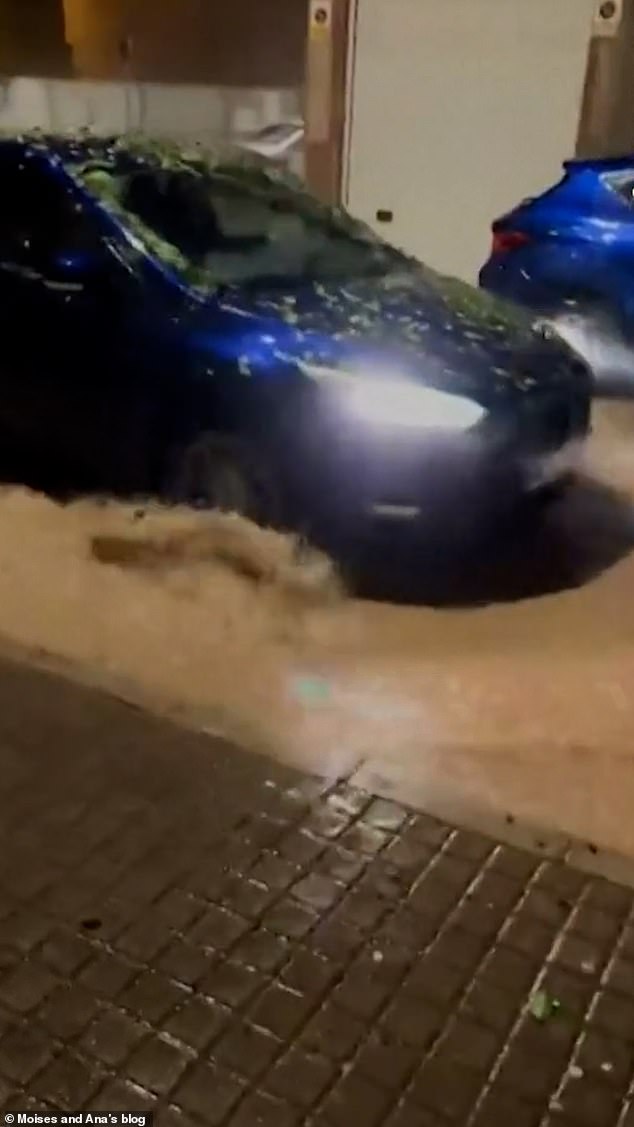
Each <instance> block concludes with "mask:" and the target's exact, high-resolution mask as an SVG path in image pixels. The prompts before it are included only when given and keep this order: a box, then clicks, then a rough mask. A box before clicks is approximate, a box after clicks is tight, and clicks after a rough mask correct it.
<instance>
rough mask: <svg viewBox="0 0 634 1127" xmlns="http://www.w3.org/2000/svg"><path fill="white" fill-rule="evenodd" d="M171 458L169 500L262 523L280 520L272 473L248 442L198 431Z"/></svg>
mask: <svg viewBox="0 0 634 1127" xmlns="http://www.w3.org/2000/svg"><path fill="white" fill-rule="evenodd" d="M170 463H171V464H170V467H169V470H168V474H167V481H166V485H165V488H164V493H165V496H166V499H167V500H168V501H170V502H171V503H172V504H182V505H190V506H192V507H193V508H197V509H216V510H219V511H220V512H231V513H238V514H239V515H240V516H243V517H247V518H248V519H249V520H253V521H255V522H256V523H257V524H261V525H276V524H277V523H278V522H279V518H280V513H279V504H278V501H277V490H276V488H275V483H274V480H273V476H272V474H271V472H270V471H269V469H268V467H266V465H265V464H264V460H263V458H262V457H261V456H258V454H257V453H256V452H255V451H254V450H253V449H252V448H251V447H250V446H249V445H248V444H246V443H243V442H241V441H240V440H238V439H233V438H226V437H222V436H218V435H214V434H203V435H198V436H197V437H196V438H195V439H193V440H192V441H191V442H189V443H187V444H185V445H184V446H182V447H181V448H180V449H178V450H177V451H176V452H175V454H174V455H173V456H172V458H171V459H170Z"/></svg>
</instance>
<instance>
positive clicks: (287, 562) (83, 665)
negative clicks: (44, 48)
mask: <svg viewBox="0 0 634 1127" xmlns="http://www.w3.org/2000/svg"><path fill="white" fill-rule="evenodd" d="M633 506H634V404H627V405H616V404H615V405H611V406H609V407H604V408H601V409H600V410H599V411H597V420H596V434H595V436H594V437H593V440H592V443H591V446H590V451H589V461H588V467H587V475H586V478H585V480H583V481H581V482H580V483H579V484H578V485H577V486H575V487H574V489H573V490H572V491H571V493H570V495H569V496H568V497H566V498H564V499H561V500H560V501H557V502H556V503H554V504H553V505H552V508H550V509H549V511H548V512H547V513H545V514H544V517H543V520H541V521H536V520H535V519H534V518H532V519H531V521H530V522H527V523H525V524H524V525H521V524H518V523H515V525H514V526H513V528H511V527H510V526H509V527H507V529H505V530H504V534H500V535H498V537H497V540H496V541H495V542H494V543H493V544H490V545H489V550H488V551H487V552H479V553H477V554H474V553H469V554H468V555H467V554H465V556H464V558H463V559H461V560H459V561H458V562H455V563H454V564H453V565H452V566H451V567H449V566H448V564H447V561H446V559H441V558H440V557H437V558H436V559H434V558H433V556H432V557H429V558H428V559H427V560H426V561H423V562H424V566H422V563H421V564H420V566H419V564H418V563H417V564H416V565H415V566H414V567H412V562H411V560H408V561H407V562H406V563H404V562H403V561H400V562H399V565H398V568H397V564H396V560H392V561H391V563H390V569H389V573H388V575H387V576H386V570H387V569H386V567H385V562H384V563H383V566H382V568H381V569H376V568H373V567H369V568H368V572H367V574H366V575H365V577H364V582H365V584H366V585H365V587H364V588H363V593H364V595H365V596H366V597H364V598H360V597H357V598H347V599H346V598H339V599H337V598H336V597H334V595H333V591H332V587H331V586H329V585H328V584H327V583H324V585H323V589H320V587H319V583H317V586H315V585H314V584H313V585H311V584H310V583H309V584H307V585H306V584H304V585H303V586H302V583H301V582H298V579H299V574H298V573H299V572H301V567H299V565H298V566H297V568H295V571H294V570H293V569H294V567H295V565H294V564H293V555H292V550H291V547H290V546H289V544H288V542H287V541H285V540H284V539H283V538H278V537H276V536H275V535H274V534H266V533H263V532H261V531H260V530H257V529H254V528H253V527H249V528H247V529H244V528H242V527H241V529H240V530H236V529H235V528H234V529H233V531H232V533H231V535H232V537H233V539H234V541H235V537H236V535H238V537H241V538H242V540H243V546H242V549H241V550H242V554H243V555H244V552H251V553H252V554H254V555H255V556H256V557H257V558H258V559H259V561H260V562H259V564H258V566H257V567H254V568H252V569H251V572H250V576H251V577H250V578H245V569H244V568H242V569H241V568H240V567H238V566H237V564H236V563H235V561H236V558H237V556H236V551H235V544H234V548H233V549H232V551H233V555H232V554H231V552H227V550H226V547H227V546H226V543H225V550H224V551H222V550H220V547H219V544H220V540H219V535H220V532H219V530H218V528H217V527H216V526H213V527H212V525H213V522H212V521H211V518H209V517H205V516H198V517H194V518H191V517H188V518H187V519H186V520H185V518H179V517H177V516H176V515H174V514H165V513H160V512H159V513H156V514H149V515H148V517H147V519H146V520H145V521H143V522H140V523H139V522H138V521H137V522H135V521H134V513H133V511H131V510H128V509H125V508H124V507H121V506H115V505H113V506H107V507H105V508H104V507H100V506H97V505H95V504H91V503H84V504H82V505H78V506H70V507H67V508H59V507H57V506H55V505H53V504H51V503H50V502H47V501H45V500H44V499H42V498H39V497H35V496H32V495H30V494H27V493H25V492H24V491H14V492H11V493H8V494H7V495H5V496H4V497H2V498H0V522H1V524H2V536H1V537H0V633H1V634H2V635H3V636H4V638H5V639H6V640H7V643H12V644H13V645H14V646H17V647H21V648H23V647H26V649H28V650H29V652H30V653H31V654H33V653H36V652H37V653H38V654H39V658H40V659H43V658H44V657H45V656H46V655H55V658H56V660H58V661H59V660H61V661H63V662H64V663H65V665H66V667H67V668H69V669H72V670H73V671H74V673H75V675H78V676H82V677H83V678H85V679H87V680H90V681H92V682H93V683H98V684H102V685H104V686H106V687H109V688H111V689H113V690H114V691H116V692H117V693H119V694H120V695H123V696H125V697H127V698H128V699H130V700H135V701H139V702H141V703H144V704H148V705H149V706H150V707H152V708H156V709H159V710H164V711H166V712H169V713H171V714H172V715H176V716H178V717H180V719H182V720H183V721H185V722H187V723H191V724H194V725H196V726H198V727H202V728H209V729H211V730H216V731H217V730H221V731H225V732H227V733H229V734H231V735H235V736H237V737H238V738H239V739H243V740H245V741H248V742H250V743H252V744H253V745H255V746H259V747H261V748H263V749H265V750H269V751H272V752H273V753H274V754H275V755H277V756H278V757H280V758H282V759H285V760H289V761H293V762H295V763H298V764H300V765H301V766H303V767H307V768H308V769H309V770H316V771H319V772H321V773H324V774H327V775H332V776H339V775H352V776H353V777H354V778H355V781H356V782H358V783H359V784H360V785H365V786H368V787H369V788H371V789H373V790H380V791H384V792H385V793H387V794H394V795H396V796H398V797H399V798H401V799H405V800H406V801H410V802H414V803H416V804H420V805H421V806H423V807H425V808H426V809H428V810H430V811H431V812H437V813H440V814H442V815H443V816H444V817H451V818H453V819H454V820H458V821H460V822H463V823H465V824H474V825H478V826H481V827H483V828H488V829H493V830H494V832H500V833H503V834H505V835H510V834H512V835H516V834H520V835H522V834H523V835H524V837H526V836H527V835H530V836H531V840H533V841H534V840H536V839H537V838H539V840H540V841H541V842H543V846H544V848H546V849H548V848H552V849H557V850H558V849H563V848H567V842H568V840H569V838H571V837H572V838H578V839H580V840H582V841H585V842H586V843H588V846H590V845H591V846H592V847H593V849H594V848H595V847H596V848H598V849H599V850H600V851H601V852H600V856H603V855H604V851H606V850H613V851H615V852H617V853H620V854H626V855H629V856H630V857H631V858H634V820H633V819H632V818H631V811H632V809H634V739H633V736H634V693H633V691H632V686H633V685H634V551H633V549H634V516H633V513H634V508H633ZM140 527H142V529H143V531H142V532H141V531H140ZM192 533H195V536H196V541H195V542H196V545H197V547H196V552H195V553H194V552H193V551H189V552H188V551H187V550H183V551H182V552H181V553H180V555H179V553H176V555H174V553H172V556H171V557H170V558H169V559H167V558H165V556H163V558H162V561H161V562H160V564H159V565H157V563H156V557H157V556H159V555H160V551H159V549H158V548H157V552H156V553H155V559H154V561H153V564H152V566H149V564H148V560H149V557H151V555H152V553H151V551H150V553H149V556H148V544H150V545H151V543H152V541H153V539H154V541H155V543H156V544H157V545H158V544H159V542H160V541H161V539H162V540H163V541H164V539H165V536H166V535H168V536H170V537H176V539H177V540H178V538H179V537H181V538H183V537H185V538H186V537H191V536H192ZM222 535H224V533H223V534H222ZM140 536H143V537H144V538H145V541H146V544H145V548H144V554H143V553H141V556H142V557H143V558H142V559H141V561H140V560H139V553H136V556H135V553H134V552H132V553H128V562H125V561H123V560H119V561H118V562H117V560H116V559H115V560H114V561H112V560H111V561H110V562H109V563H108V564H104V563H101V562H98V561H97V560H95V558H94V557H93V556H92V555H91V544H92V543H93V542H94V540H95V537H100V538H102V540H103V538H104V537H106V538H108V537H110V538H111V540H112V539H114V540H115V541H117V540H118V541H121V540H122V539H123V540H126V539H129V540H133V539H134V538H137V539H138V538H139V537H140ZM206 537H208V539H206ZM267 537H268V538H267ZM220 539H222V536H220ZM190 544H191V541H190ZM143 560H145V563H144V562H143ZM392 565H393V571H392ZM399 568H400V571H399ZM381 571H382V572H383V574H382V575H381ZM386 579H389V585H388V588H389V589H388V588H386V587H385V581H386ZM382 584H383V587H382ZM370 594H371V595H373V596H374V598H373V599H370V598H369V595H370ZM390 600H394V601H390ZM46 660H49V658H48V656H46ZM534 828H535V829H534ZM588 852H589V855H591V856H592V858H593V859H594V863H596V858H597V856H599V855H597V854H595V853H594V852H592V853H590V851H588Z"/></svg>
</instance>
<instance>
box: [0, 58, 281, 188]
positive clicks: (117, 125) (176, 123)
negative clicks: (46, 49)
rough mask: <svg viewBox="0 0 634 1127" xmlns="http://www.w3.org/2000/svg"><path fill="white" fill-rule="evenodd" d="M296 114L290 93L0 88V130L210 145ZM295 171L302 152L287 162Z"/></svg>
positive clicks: (33, 81)
mask: <svg viewBox="0 0 634 1127" xmlns="http://www.w3.org/2000/svg"><path fill="white" fill-rule="evenodd" d="M300 113H301V95H300V91H298V90H271V89H264V90H261V89H253V88H247V89H240V88H237V87H233V88H224V87H213V86H167V85H164V84H158V83H144V84H126V83H122V82H118V83H117V82H80V81H76V80H70V81H61V80H52V79H51V80H47V79H39V78H13V79H10V80H7V81H5V82H4V83H2V84H0V129H44V130H47V129H50V130H53V131H55V130H66V129H80V128H81V127H82V126H89V127H91V128H92V129H94V130H95V131H96V132H98V133H107V132H111V131H112V132H124V131H126V130H138V129H141V130H144V131H147V132H149V133H154V134H156V135H160V136H166V137H172V138H177V139H179V140H183V141H195V140H200V141H202V142H204V143H210V142H213V141H214V140H217V139H219V138H230V137H235V136H236V135H239V134H240V133H248V132H250V131H252V130H255V129H259V128H262V127H263V126H265V125H270V124H274V123H275V122H278V121H280V120H284V119H286V118H288V117H295V116H298V115H299V114H300ZM292 163H293V170H294V171H296V172H298V173H299V174H301V173H302V169H303V160H302V155H301V154H297V155H296V157H295V158H294V159H293V162H292Z"/></svg>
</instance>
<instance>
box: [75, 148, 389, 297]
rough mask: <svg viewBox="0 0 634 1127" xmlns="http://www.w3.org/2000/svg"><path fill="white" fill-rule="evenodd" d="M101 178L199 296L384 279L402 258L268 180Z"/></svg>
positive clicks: (216, 174)
mask: <svg viewBox="0 0 634 1127" xmlns="http://www.w3.org/2000/svg"><path fill="white" fill-rule="evenodd" d="M96 176H98V177H101V181H100V183H102V184H103V183H104V180H103V177H104V173H103V171H98V172H97V173H96ZM107 179H108V195H109V197H110V199H111V200H112V201H116V202H117V206H118V209H119V211H120V213H121V214H122V217H123V219H124V221H127V222H128V224H129V225H131V226H132V227H133V228H134V230H135V232H136V233H137V234H138V235H139V236H140V237H141V238H142V239H145V241H146V243H147V244H148V249H150V250H151V251H152V253H153V254H155V255H157V256H158V257H159V258H161V259H163V260H164V261H166V262H168V263H169V265H171V266H173V267H175V268H176V269H177V270H180V271H181V272H182V273H184V274H185V275H186V278H187V280H188V281H189V282H190V283H193V284H195V285H197V286H200V287H202V288H209V289H212V288H214V287H218V286H230V285H237V284H241V285H254V284H255V285H257V284H264V283H267V284H271V283H272V284H275V283H276V282H279V283H280V284H283V283H289V282H299V281H302V280H306V281H320V280H327V279H337V278H339V279H343V278H354V277H358V276H366V275H370V274H377V275H381V274H385V273H387V272H388V271H389V270H390V269H391V268H393V267H394V263H395V260H396V259H399V258H400V256H399V255H398V254H397V252H395V251H393V250H391V249H390V248H389V247H387V246H386V245H385V244H383V243H382V242H381V241H380V240H379V239H377V238H376V237H374V236H373V235H372V233H371V232H370V231H368V230H366V228H364V227H363V226H362V225H361V224H357V223H355V222H354V221H353V220H352V219H350V218H349V217H348V216H346V215H345V214H344V213H342V212H339V211H333V210H331V209H329V208H327V207H325V206H323V205H321V204H319V203H318V202H317V201H316V200H313V199H312V197H310V196H309V195H308V194H306V193H304V192H301V191H294V190H293V189H292V188H289V187H288V186H287V185H285V184H284V183H278V182H277V181H276V180H275V179H273V178H270V179H269V178H268V177H266V176H264V177H260V178H259V179H258V178H255V177H254V178H253V180H252V182H250V181H249V179H248V177H246V176H244V175H239V174H238V173H235V174H232V173H231V172H230V171H229V172H223V171H221V170H218V171H209V170H206V169H203V170H200V169H196V168H193V167H187V166H185V167H183V166H181V167H180V168H178V169H170V168H153V167H143V168H137V169H135V170H133V171H132V172H128V173H127V174H125V175H118V174H116V173H114V174H111V175H108V177H107ZM85 181H86V182H87V183H88V186H89V187H91V188H93V189H95V188H97V189H98V188H99V183H98V181H97V180H96V179H95V178H93V179H92V180H91V177H90V176H89V175H87V176H85Z"/></svg>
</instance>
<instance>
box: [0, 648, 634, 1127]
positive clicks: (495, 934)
mask: <svg viewBox="0 0 634 1127" xmlns="http://www.w3.org/2000/svg"><path fill="white" fill-rule="evenodd" d="M0 834H1V843H0V1109H2V1110H0V1123H1V1122H2V1111H4V1112H6V1111H11V1110H14V1111H17V1110H21V1109H24V1110H29V1109H33V1110H35V1109H37V1108H46V1107H50V1108H55V1109H67V1110H69V1111H75V1112H76V1111H79V1110H83V1109H91V1110H98V1109H101V1110H127V1111H132V1110H143V1109H155V1110H156V1111H157V1113H158V1114H157V1120H158V1122H159V1124H161V1125H163V1124H164V1125H165V1127H168V1125H169V1127H178V1125H179V1124H181V1125H182V1127H192V1125H194V1124H200V1125H208V1127H294V1125H296V1124H297V1125H304V1127H352V1125H357V1124H358V1125H359V1127H450V1125H460V1127H498V1125H500V1127H509V1125H512V1127H617V1124H618V1127H632V1125H634V1100H633V1099H632V1095H633V1092H634V1088H633V1083H634V916H633V895H632V892H631V891H628V890H626V889H624V888H621V887H619V886H618V885H613V884H609V883H607V882H606V881H603V880H601V879H599V878H590V877H587V876H584V875H583V874H581V873H580V872H577V871H575V870H574V869H572V868H569V867H567V866H565V865H563V864H561V863H554V862H551V861H543V860H540V859H539V858H537V857H533V856H531V855H529V854H527V853H522V852H520V851H517V850H514V849H511V848H509V847H505V846H500V845H497V844H496V843H495V842H494V841H491V840H488V839H486V838H484V837H481V836H478V835H475V834H472V833H467V832H461V831H456V830H453V829H452V828H451V827H449V826H445V825H441V824H440V823H438V822H436V821H433V820H432V819H430V818H428V817H426V816H424V815H422V814H417V813H414V812H410V811H408V810H406V809H404V808H402V807H399V806H396V805H393V804H390V803H387V802H385V801H382V800H376V799H373V798H372V797H371V796H370V795H367V794H364V793H361V792H359V791H355V790H352V789H351V788H349V787H348V786H347V785H346V784H338V785H336V786H334V787H332V788H331V789H329V790H328V789H325V788H324V787H323V786H320V785H318V784H316V783H315V782H313V781H310V780H307V779H304V778H302V777H300V776H299V775H297V774H295V773H293V772H291V771H290V770H286V769H284V768H280V767H278V766H273V765H271V764H270V763H268V762H267V761H265V760H263V759H259V758H255V757H251V756H249V755H246V754H244V753H242V752H240V751H238V750H236V749H234V748H231V747H229V746H227V745H226V744H223V743H222V742H219V741H215V742H214V741H210V740H209V739H206V738H203V737H198V736H196V735H193V734H187V733H184V732H182V731H180V730H178V729H176V728H173V727H171V726H170V725H168V724H166V723H164V722H162V721H158V720H153V719H151V718H148V717H146V716H144V715H143V714H142V713H140V712H138V711H135V710H133V709H131V708H128V707H126V706H125V705H122V704H120V703H118V702H116V701H114V700H110V699H107V698H105V697H102V696H100V695H98V694H96V693H92V692H89V691H87V690H83V689H79V688H77V687H74V686H71V685H70V684H66V683H65V682H63V681H60V680H57V679H55V678H52V677H49V676H47V675H44V674H41V673H36V672H34V671H29V670H26V669H20V668H18V667H13V666H10V665H7V666H4V665H3V666H1V667H0ZM536 990H542V991H545V992H546V996H547V998H553V999H557V1000H558V1002H559V1008H558V1010H557V1011H556V1012H555V1013H554V1014H553V1015H552V1016H551V1017H550V1018H549V1019H547V1020H545V1021H543V1022H540V1021H538V1020H537V1019H536V1016H535V1012H536V1004H537V1001H540V1002H541V1004H542V1005H543V1003H544V1001H545V999H544V996H541V997H540V998H536V997H535V991H536ZM530 999H532V1003H531V1004H529V1000H530Z"/></svg>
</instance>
